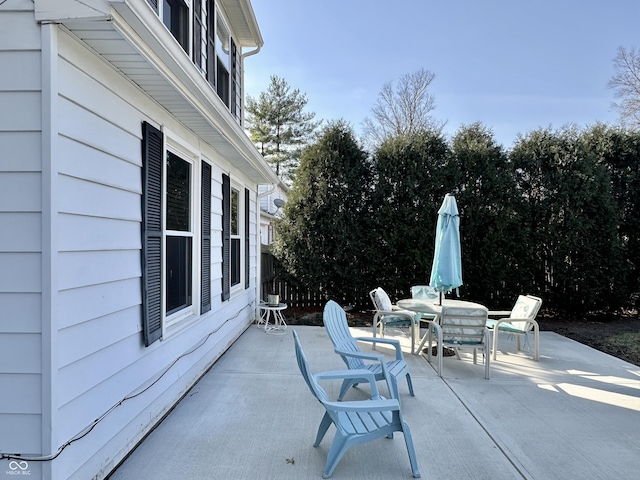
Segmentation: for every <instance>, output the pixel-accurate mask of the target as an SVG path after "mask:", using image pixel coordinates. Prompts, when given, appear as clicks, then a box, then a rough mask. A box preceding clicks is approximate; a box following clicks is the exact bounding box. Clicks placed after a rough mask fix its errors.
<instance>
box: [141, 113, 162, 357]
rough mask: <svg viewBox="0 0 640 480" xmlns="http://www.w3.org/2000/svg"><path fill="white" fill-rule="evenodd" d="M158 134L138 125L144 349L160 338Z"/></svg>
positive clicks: (160, 246) (160, 137)
mask: <svg viewBox="0 0 640 480" xmlns="http://www.w3.org/2000/svg"><path fill="white" fill-rule="evenodd" d="M162 154H163V137H162V132H161V131H160V130H158V129H157V128H155V127H153V126H152V125H150V124H148V123H147V122H143V124H142V182H143V185H142V327H143V328H142V331H143V336H144V344H145V346H147V347H148V346H149V345H151V344H152V343H153V342H155V341H156V340H158V339H159V338H160V337H161V336H162V156H163V155H162Z"/></svg>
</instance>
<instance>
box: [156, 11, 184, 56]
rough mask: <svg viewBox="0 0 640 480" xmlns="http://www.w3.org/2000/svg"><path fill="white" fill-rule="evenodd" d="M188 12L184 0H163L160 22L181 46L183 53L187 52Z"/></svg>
mask: <svg viewBox="0 0 640 480" xmlns="http://www.w3.org/2000/svg"><path fill="white" fill-rule="evenodd" d="M188 15H189V11H188V9H187V5H186V4H185V3H184V0H163V2H162V21H163V23H164V24H165V25H166V26H167V28H168V29H169V31H170V32H171V34H172V35H173V36H174V37H175V39H176V40H177V41H178V43H179V44H180V45H181V46H182V48H183V49H184V51H185V52H188V51H189V39H188V33H189V18H188Z"/></svg>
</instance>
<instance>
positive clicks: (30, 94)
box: [0, 0, 266, 480]
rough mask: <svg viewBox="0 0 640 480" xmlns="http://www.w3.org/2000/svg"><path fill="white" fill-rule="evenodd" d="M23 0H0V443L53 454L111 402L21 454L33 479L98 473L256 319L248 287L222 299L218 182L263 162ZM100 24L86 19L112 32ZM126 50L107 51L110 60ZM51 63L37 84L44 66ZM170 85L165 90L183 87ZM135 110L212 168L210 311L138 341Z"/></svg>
mask: <svg viewBox="0 0 640 480" xmlns="http://www.w3.org/2000/svg"><path fill="white" fill-rule="evenodd" d="M54 4H55V6H56V7H60V8H62V6H61V5H60V4H58V3H57V2H52V5H54ZM33 5H34V4H33V2H32V1H31V0H10V1H9V2H5V3H2V2H0V64H1V65H3V66H10V67H11V69H12V71H14V70H15V74H13V75H2V76H0V104H1V105H2V106H3V109H0V151H1V152H2V155H0V225H2V227H6V228H2V229H0V312H2V319H1V320H2V321H0V391H2V392H3V395H2V398H1V399H0V425H2V428H1V429H0V451H3V452H16V453H21V454H24V455H40V454H49V453H55V452H56V451H57V449H58V448H59V447H61V446H63V445H65V443H66V442H68V441H69V440H71V439H73V437H74V436H75V435H77V434H78V432H82V431H83V430H84V429H86V428H88V427H90V426H91V425H92V424H93V422H94V420H95V419H96V418H102V416H103V415H104V414H105V413H107V412H110V410H111V408H112V407H114V406H116V405H117V407H116V408H115V410H113V411H111V413H109V414H108V415H106V416H105V417H104V418H102V420H101V421H100V423H99V424H98V425H97V426H96V428H94V429H93V430H91V432H90V433H89V434H88V435H87V436H85V437H83V438H82V439H80V440H78V441H76V442H73V443H72V444H71V445H69V446H67V447H65V449H64V453H63V454H62V455H60V456H59V457H58V458H56V460H55V461H54V462H42V463H35V462H34V463H33V464H32V463H31V462H30V466H32V465H33V467H32V468H33V472H34V477H36V478H37V477H40V475H39V473H40V470H42V472H44V474H43V476H44V477H45V478H65V479H70V480H74V479H86V478H102V477H104V476H105V475H106V474H108V473H109V471H110V470H111V469H112V468H114V467H115V466H116V464H117V463H118V462H119V461H120V460H121V459H122V458H123V457H124V456H125V455H127V454H128V453H129V452H130V450H131V448H132V447H133V445H135V444H136V443H137V442H138V441H139V440H141V439H142V437H143V436H144V435H145V434H147V433H148V432H149V430H150V429H151V428H152V427H153V425H154V424H155V423H156V422H157V421H158V420H159V419H161V418H162V416H163V415H164V414H165V413H166V412H167V411H168V410H169V409H170V408H171V407H172V406H173V405H174V404H175V402H176V401H177V400H178V399H179V398H180V397H181V396H182V395H183V394H184V393H185V392H186V391H187V389H188V388H189V387H190V386H191V385H192V384H193V383H194V382H195V381H196V380H197V379H198V378H199V376H200V375H201V374H202V373H203V372H204V371H206V369H207V368H208V367H209V366H210V365H211V364H212V363H213V362H214V361H215V360H216V359H217V358H218V357H219V356H220V355H221V354H222V353H223V352H224V350H226V348H228V346H229V345H230V344H231V343H233V341H234V340H235V339H236V338H237V337H238V336H239V335H240V334H241V333H242V332H243V331H244V329H245V328H247V326H248V325H249V324H250V323H251V322H252V321H253V320H254V317H255V308H256V307H255V298H254V297H255V291H252V290H245V291H244V292H243V293H242V294H239V295H238V296H237V297H234V298H233V299H232V300H231V301H229V302H225V303H224V304H222V302H221V301H220V295H221V289H220V283H221V282H220V272H221V270H222V258H221V238H220V231H221V224H222V219H221V217H222V211H221V206H220V204H221V184H220V182H221V178H222V174H223V173H227V174H231V176H232V177H233V178H234V179H235V180H236V181H237V182H238V184H239V185H240V186H242V188H245V187H248V188H250V189H251V190H252V191H253V190H255V188H257V187H256V185H255V184H256V182H257V179H260V178H262V176H263V175H265V173H264V171H266V170H264V171H263V170H258V169H254V168H253V167H251V168H250V169H247V168H246V164H242V165H241V166H239V165H237V164H234V162H243V161H244V160H243V159H242V155H244V154H245V153H246V152H244V151H242V148H244V147H242V145H241V146H240V147H238V148H240V149H241V154H239V153H238V152H235V150H234V148H229V146H228V145H230V143H229V142H227V141H226V140H225V142H226V143H225V144H224V145H222V147H221V149H225V148H226V154H221V153H220V151H218V150H216V149H215V147H214V146H213V145H212V144H213V143H216V142H215V141H211V144H207V141H205V140H204V139H203V138H202V137H198V136H197V135H196V134H195V133H194V130H192V129H188V128H187V127H185V125H186V123H185V121H184V119H180V120H178V119H176V118H174V117H172V116H171V115H170V114H169V113H168V108H167V106H166V105H161V104H160V102H159V101H158V99H157V98H156V99H152V98H150V97H149V96H148V95H147V94H146V93H144V92H143V90H142V89H140V88H139V87H137V86H136V85H135V83H134V82H133V81H132V80H131V79H128V78H125V77H124V76H123V75H122V74H121V73H119V72H118V71H117V70H116V69H115V68H114V67H113V66H111V65H109V64H108V62H107V61H105V59H101V58H98V57H97V56H96V53H95V50H93V49H90V48H87V47H86V46H85V45H83V44H81V43H80V42H78V41H77V39H76V38H75V37H74V34H73V33H71V32H70V30H69V29H68V28H66V27H62V26H58V25H54V24H47V25H43V26H40V25H39V24H38V23H37V22H35V20H34V16H33V12H32V11H31V10H32V9H33ZM9 7H11V8H14V9H15V8H16V7H17V8H19V9H20V10H21V11H19V12H16V11H8V10H7V9H8V8H9ZM87 25H89V27H90V28H94V27H96V24H95V23H94V22H89V23H88V24H87ZM110 25H111V24H110V22H105V23H104V26H105V27H106V28H104V29H101V28H96V29H95V31H91V32H89V33H91V34H93V33H95V34H96V35H97V36H100V35H105V36H107V37H108V36H110V35H111V36H113V35H114V32H115V31H114V30H113V29H112V28H111V26H110ZM41 30H42V31H41ZM85 33H86V32H85ZM41 38H44V39H45V40H49V39H51V40H52V41H53V45H51V49H50V51H51V52H54V55H50V56H49V55H47V58H43V55H44V54H43V53H41V52H40V42H41ZM106 41H110V40H106ZM46 45H47V43H45V46H46ZM118 45H119V46H121V45H122V43H121V44H118ZM45 51H47V52H49V50H48V49H47V48H45ZM128 52H130V50H127V52H126V53H128ZM121 54H122V51H114V52H113V55H115V56H117V57H118V59H119V60H122V59H123V58H124V57H125V55H121ZM152 56H153V55H152ZM105 58H111V54H109V55H105ZM136 58H137V60H138V61H140V58H139V57H136ZM114 61H115V62H117V59H116V60H114ZM124 63H126V62H124ZM120 65H121V66H122V65H123V63H120ZM43 66H44V67H45V68H43ZM124 68H126V66H125V67H124ZM149 69H150V67H149V68H148V69H147V70H149ZM41 70H44V71H41ZM51 76H52V79H53V81H52V82H51V84H50V85H49V84H47V85H45V86H44V87H45V88H44V89H43V91H44V93H43V92H41V91H40V83H41V81H42V79H43V78H44V79H47V78H49V77H51ZM142 76H144V74H143V75H142ZM132 78H133V77H132ZM198 78H200V77H198ZM201 80H202V79H201ZM167 85H168V83H167ZM49 91H51V92H52V93H51V95H49V94H48V92H49ZM167 91H169V92H170V94H171V95H174V97H173V98H176V96H178V95H181V94H182V95H185V98H186V97H187V96H188V94H189V92H187V93H184V92H186V91H187V90H186V89H182V90H175V91H174V90H171V88H168V89H167ZM176 92H177V93H176ZM211 93H213V92H211ZM214 95H215V94H214ZM214 98H215V100H216V101H217V100H218V99H217V97H214ZM169 100H171V99H169ZM169 100H168V102H169ZM187 100H188V99H187ZM43 103H44V107H43ZM202 105H206V106H207V108H208V109H209V110H208V111H211V112H214V113H215V111H214V110H215V109H214V108H212V107H211V104H209V103H206V102H204V103H202ZM5 106H8V108H7V109H5V108H4V107H5ZM194 112H195V109H194ZM174 114H175V113H174ZM145 121H146V122H150V123H153V124H154V125H157V126H159V127H160V128H162V129H165V128H166V129H168V130H170V131H172V132H174V133H175V135H176V137H177V138H176V140H179V141H181V142H184V144H185V145H188V146H189V147H190V148H192V149H194V151H195V152H196V153H197V157H196V160H197V161H196V162H195V163H194V164H193V165H194V178H195V179H196V181H198V180H197V179H198V173H197V172H199V161H200V159H201V158H204V159H205V160H206V161H207V162H209V163H210V164H211V167H212V168H211V170H212V173H211V175H212V182H211V183H212V184H211V209H210V210H211V211H210V214H211V261H210V262H211V277H212V278H211V311H210V312H207V313H206V314H205V315H202V316H199V315H197V312H195V313H196V314H195V315H194V316H193V317H194V318H193V320H192V321H190V322H189V323H188V325H187V326H186V327H185V328H182V329H180V331H176V332H172V334H171V335H168V336H167V337H166V338H165V339H164V340H163V341H162V342H156V343H154V344H153V345H151V346H149V347H147V348H145V347H144V344H143V341H142V319H141V303H142V300H141V299H142V289H141V270H142V268H141V248H142V240H141V228H140V227H141V220H142V215H141V196H142V182H141V179H142V172H141V170H142V160H141V128H140V126H141V124H142V123H143V122H145ZM224 121H225V120H224V119H223V121H222V122H221V123H222V128H223V129H224V131H222V132H220V133H219V134H217V136H216V135H214V136H211V137H210V138H215V139H221V138H234V135H235V134H236V133H235V132H236V131H237V129H238V126H237V125H236V124H234V123H233V120H232V119H231V118H229V123H230V124H233V128H231V125H226V126H225V124H224ZM187 123H188V122H187ZM203 123H206V122H203ZM43 128H44V129H46V132H45V134H44V135H43V134H42V132H41V129H43ZM191 128H193V126H192V127H191ZM209 130H211V129H209ZM205 134H206V132H205ZM200 135H203V133H202V131H201V132H200ZM209 141H210V140H209ZM234 146H235V145H234ZM43 150H44V151H43ZM245 150H246V149H245ZM225 155H226V156H225ZM229 155H231V156H232V158H234V159H235V160H232V159H231V157H229V158H227V157H228V156H229ZM234 155H235V156H234ZM195 167H197V168H195ZM252 202H255V198H253V199H252ZM196 203H197V202H196ZM250 208H251V209H252V211H253V210H254V209H255V205H253V204H252V205H251V206H250ZM254 216H255V214H254ZM251 222H252V223H251V225H252V227H251V228H252V230H255V218H253V217H252V218H251ZM196 234H197V231H196ZM196 236H197V235H196ZM194 247H195V245H194ZM194 250H195V248H194ZM251 261H252V262H255V257H253V256H252V260H251ZM196 263H197V260H196ZM43 266H44V268H43ZM252 272H254V274H255V265H252ZM196 279H197V277H196ZM194 281H197V280H194ZM251 281H252V282H255V279H252V280H251ZM43 289H44V294H43V292H42V290H43ZM194 305H199V298H194ZM212 334H213V335H212ZM203 340H206V341H205V342H203ZM191 351H193V353H191V354H190V355H187V356H184V357H183V355H184V354H185V353H186V352H191ZM174 361H177V363H176V364H175V366H172V365H173V364H174ZM166 369H169V370H168V374H167V375H164V376H163V375H162V374H163V373H164V372H165V370H166ZM154 382H156V383H154ZM146 387H150V388H148V389H146ZM143 390H144V393H141V394H140V395H139V396H136V397H135V399H133V400H126V399H127V398H128V397H129V396H131V395H136V394H137V393H140V392H141V391H143ZM123 400H124V401H123ZM43 401H44V404H42V402H43Z"/></svg>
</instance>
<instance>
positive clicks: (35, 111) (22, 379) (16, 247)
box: [0, 0, 43, 477]
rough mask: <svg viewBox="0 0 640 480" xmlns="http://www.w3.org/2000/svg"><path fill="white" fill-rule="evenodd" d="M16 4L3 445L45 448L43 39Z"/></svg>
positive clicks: (2, 179) (0, 195) (1, 342)
mask: <svg viewBox="0 0 640 480" xmlns="http://www.w3.org/2000/svg"><path fill="white" fill-rule="evenodd" d="M10 3H11V5H2V6H0V22H1V23H0V65H1V70H2V72H3V74H2V75H0V152H2V154H0V392H2V394H0V452H6V451H10V450H14V449H18V450H19V451H23V452H25V453H39V452H40V449H41V439H42V401H41V398H42V361H41V359H42V350H41V339H42V324H41V311H42V282H41V262H42V231H41V224H42V210H41V205H42V203H43V202H42V197H41V191H42V189H41V184H42V181H43V179H42V164H41V160H40V159H41V149H42V142H41V134H40V132H41V128H42V125H41V101H42V100H41V99H42V91H41V90H42V89H41V42H40V30H39V28H37V26H36V25H35V24H34V22H33V14H32V12H31V9H32V8H33V4H31V2H29V1H27V0H22V1H14V2H10ZM3 10H4V11H3ZM5 72H12V73H13V74H12V75H7V74H5ZM6 466H7V462H5V461H3V462H0V477H1V476H2V475H4V472H5V470H6V468H4V467H6Z"/></svg>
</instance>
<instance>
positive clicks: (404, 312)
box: [374, 310, 420, 323]
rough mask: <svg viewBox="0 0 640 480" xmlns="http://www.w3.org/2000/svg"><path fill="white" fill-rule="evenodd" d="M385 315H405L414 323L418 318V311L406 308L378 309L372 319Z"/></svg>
mask: <svg viewBox="0 0 640 480" xmlns="http://www.w3.org/2000/svg"><path fill="white" fill-rule="evenodd" d="M385 315H393V316H394V317H406V318H407V320H410V321H413V322H414V323H416V322H417V321H418V319H419V318H420V314H419V313H415V312H410V311H408V310H378V311H377V312H376V314H375V315H374V321H375V320H377V319H378V318H380V317H381V316H382V317H384V316H385Z"/></svg>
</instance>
